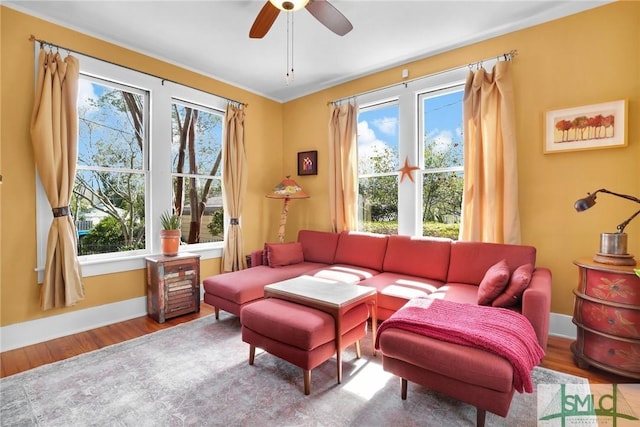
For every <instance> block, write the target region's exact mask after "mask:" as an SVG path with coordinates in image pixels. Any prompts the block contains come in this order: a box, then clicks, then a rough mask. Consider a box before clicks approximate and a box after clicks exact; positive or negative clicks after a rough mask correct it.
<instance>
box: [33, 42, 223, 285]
mask: <svg viewBox="0 0 640 427" xmlns="http://www.w3.org/2000/svg"><path fill="white" fill-rule="evenodd" d="M38 54H39V46H37V45H36V48H35V58H36V60H35V64H36V68H37V64H38ZM73 56H75V57H77V58H78V59H79V61H80V72H81V74H86V75H89V76H95V77H99V78H102V79H105V80H110V81H114V82H116V83H120V84H123V85H126V86H132V87H136V88H139V89H141V90H144V91H148V92H149V99H150V105H149V127H148V132H149V135H148V141H149V147H148V148H147V153H146V154H145V157H146V158H148V161H149V169H148V182H147V187H146V188H147V193H148V194H147V198H146V200H145V227H146V230H145V231H146V249H144V250H137V251H128V252H122V253H110V254H98V255H85V256H81V257H79V261H80V265H81V268H82V276H83V277H90V276H97V275H102V274H109V273H117V272H123V271H130V270H138V269H143V268H145V257H147V256H149V255H153V254H159V253H161V249H160V229H161V226H160V221H159V217H160V214H161V213H162V212H164V211H166V210H167V209H170V208H171V206H172V194H173V192H172V181H171V176H172V175H171V103H172V102H173V100H174V98H175V99H180V100H184V101H187V102H190V103H193V104H198V105H203V106H207V107H208V108H211V109H214V110H219V111H223V112H224V111H225V110H226V106H227V102H228V101H227V100H226V99H224V98H221V97H218V96H215V95H212V94H209V93H206V92H203V91H199V90H196V89H193V88H190V87H187V86H183V85H180V84H177V83H174V82H170V81H167V80H162V79H160V78H158V77H155V76H151V75H149V74H145V73H142V72H139V71H135V70H132V69H130V68H126V67H122V66H118V65H115V64H112V63H109V62H105V61H101V60H99V59H96V58H93V57H89V56H85V55H82V54H79V53H73ZM35 71H36V73H37V69H36V70H35ZM36 75H37V74H36ZM34 80H35V79H34ZM223 141H224V128H223ZM223 191H224V190H223ZM52 220H53V216H52V213H51V206H50V205H49V201H48V199H47V197H46V194H45V192H44V188H43V186H42V183H41V181H40V177H39V176H38V174H37V171H36V239H37V266H36V271H37V273H38V282H39V283H41V282H42V278H43V273H44V264H45V255H46V245H47V237H48V233H49V228H50V226H51V222H52ZM225 238H226V227H225ZM223 247H224V241H222V242H211V243H199V244H192V245H181V246H180V252H186V251H188V252H191V253H196V254H199V255H200V256H201V259H209V258H219V257H220V256H222V249H223Z"/></svg>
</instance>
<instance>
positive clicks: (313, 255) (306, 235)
mask: <svg viewBox="0 0 640 427" xmlns="http://www.w3.org/2000/svg"><path fill="white" fill-rule="evenodd" d="M338 236H339V234H338V233H331V232H328V231H314V230H300V231H299V232H298V242H300V243H301V244H302V253H303V254H304V260H305V261H309V262H320V263H323V264H333V259H334V257H335V254H336V247H337V246H338Z"/></svg>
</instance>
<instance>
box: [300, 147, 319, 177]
mask: <svg viewBox="0 0 640 427" xmlns="http://www.w3.org/2000/svg"><path fill="white" fill-rule="evenodd" d="M301 175H318V152H317V151H301V152H299V153H298V176H301Z"/></svg>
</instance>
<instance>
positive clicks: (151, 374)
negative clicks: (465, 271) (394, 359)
mask: <svg viewBox="0 0 640 427" xmlns="http://www.w3.org/2000/svg"><path fill="white" fill-rule="evenodd" d="M361 343H362V354H363V357H362V358H361V359H356V358H355V352H354V350H353V348H350V349H348V350H346V351H345V353H344V354H343V376H344V378H343V382H342V384H337V382H336V364H335V363H336V362H335V358H334V359H330V360H329V361H327V362H325V363H324V364H323V365H321V366H319V367H318V368H316V369H314V370H313V371H312V377H311V394H310V395H309V396H305V395H304V393H303V378H302V370H301V369H300V368H298V367H296V366H294V365H291V364H289V363H288V362H285V361H283V360H280V359H278V358H276V357H274V356H272V355H270V354H268V353H265V352H260V351H259V352H257V354H256V359H255V364H254V365H253V366H250V365H249V363H248V356H249V346H248V345H247V344H246V343H244V342H242V339H241V337H240V323H239V320H238V318H237V317H234V316H231V315H228V314H226V313H221V314H220V320H219V321H216V320H215V318H214V317H213V316H207V317H203V318H200V319H198V320H194V321H192V322H188V323H184V324H181V325H178V326H176V327H173V328H170V329H166V330H162V331H159V332H156V333H153V334H150V335H146V336H144V337H141V338H137V339H135V340H131V341H127V342H125V343H122V344H117V345H113V346H110V347H107V348H104V349H101V350H97V351H94V352H91V353H87V354H83V355H80V356H77V357H74V358H71V359H67V360H64V361H61V362H57V363H54V364H50V365H45V366H41V367H39V368H36V369H33V370H30V371H26V372H23V373H20V374H16V375H13V376H10V377H7V378H4V379H2V380H0V405H1V412H0V419H1V422H2V425H3V426H64V427H70V426H136V427H140V426H263V425H271V426H332V427H335V426H351V425H360V426H392V425H393V426H473V425H475V421H476V411H475V408H474V407H472V406H470V405H467V404H464V403H461V402H459V401H456V400H454V399H450V398H448V397H446V396H443V395H440V394H438V393H435V392H433V391H431V390H429V389H426V388H424V387H421V386H418V385H416V384H412V383H409V394H408V398H407V400H404V401H403V400H402V399H401V398H400V379H399V378H397V377H395V376H393V375H390V374H388V373H386V372H384V371H383V370H382V366H381V356H380V355H379V354H378V356H376V357H374V356H373V355H372V344H371V335H370V334H369V335H368V336H367V338H366V339H364V340H362V342H361ZM532 377H533V382H534V390H535V389H536V385H537V384H561V383H565V384H568V383H586V380H585V379H583V378H578V377H574V376H571V375H565V374H562V373H558V372H554V371H551V370H548V369H544V368H539V367H537V368H535V370H534V371H533V373H532ZM536 401H537V399H536V394H535V393H534V394H518V393H516V395H515V396H514V399H513V402H512V404H511V409H510V410H509V415H508V417H507V418H502V417H499V416H497V415H494V414H489V413H487V421H486V425H488V426H519V427H523V426H535V425H536Z"/></svg>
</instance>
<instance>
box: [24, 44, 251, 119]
mask: <svg viewBox="0 0 640 427" xmlns="http://www.w3.org/2000/svg"><path fill="white" fill-rule="evenodd" d="M29 41H30V42H38V43H40V46H41V47H44V46H49V47H51V48H54V47H55V48H56V49H64V50H66V51H67V52H74V53H78V54H80V55H84V56H87V57H89V58H92V59H96V60H98V61H102V62H106V63H107V64H111V65H116V66H118V67H122V68H126V69H127V70H131V71H135V72H137V73H142V74H145V75H147V76H150V77H154V78H156V79H159V80H160V81H161V83H162V85H163V86H164V82H169V83H174V84H177V85H181V86H186V87H188V88H190V89H194V90H199V91H201V92H205V93H208V94H209V95H213V96H217V97H218V98H222V99H224V100H226V101H228V102H233V103H235V104H238V105H239V106H240V105H241V106H243V107H248V106H249V104H245V103H244V102H240V101H236V100H235V99H231V98H227V97H226V96H222V95H218V94H217V93H212V92H209V91H206V90H202V89H200V88H197V87H193V86H189V85H186V84H184V83H179V82H176V81H174V80H170V79H165V78H164V77H161V76H158V75H155V74H151V73H147V72H144V71H140V70H136V69H134V68H131V67H127V66H126V65H122V64H116V63H115V62H111V61H107V60H105V59H102V58H98V57H97V56H93V55H88V54H86V53H83V52H78V51H77V50H74V49H69V48H68V47H64V46H60V45H58V44H55V43H51V42H48V41H46V40H41V39H38V38H36V36H34V35H33V34H31V37H29Z"/></svg>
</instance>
